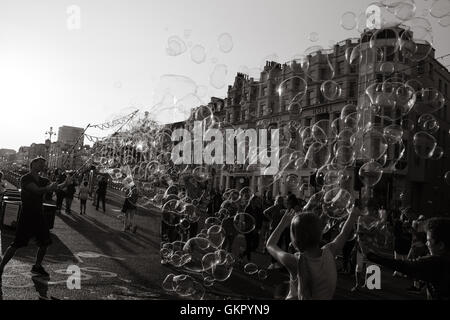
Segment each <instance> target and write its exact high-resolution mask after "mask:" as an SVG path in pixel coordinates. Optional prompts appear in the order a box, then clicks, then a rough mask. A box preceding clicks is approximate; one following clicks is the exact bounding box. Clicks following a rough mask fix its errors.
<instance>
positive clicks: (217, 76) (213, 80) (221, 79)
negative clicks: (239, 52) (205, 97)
mask: <svg viewBox="0 0 450 320" xmlns="http://www.w3.org/2000/svg"><path fill="white" fill-rule="evenodd" d="M227 74H228V67H227V66H226V65H224V64H217V65H215V66H214V70H213V72H212V73H211V75H210V77H209V80H210V84H211V85H212V86H213V87H214V88H216V89H222V88H223V87H224V86H225V84H226V83H225V81H226V77H227Z"/></svg>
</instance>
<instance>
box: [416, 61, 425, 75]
mask: <svg viewBox="0 0 450 320" xmlns="http://www.w3.org/2000/svg"><path fill="white" fill-rule="evenodd" d="M417 73H418V74H424V73H425V63H424V62H423V61H420V62H419V64H418V65H417Z"/></svg>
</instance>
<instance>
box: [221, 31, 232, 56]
mask: <svg viewBox="0 0 450 320" xmlns="http://www.w3.org/2000/svg"><path fill="white" fill-rule="evenodd" d="M218 43H219V49H220V51H222V52H224V53H228V52H231V50H233V38H232V37H231V35H230V34H228V33H222V34H221V35H220V36H219V38H218Z"/></svg>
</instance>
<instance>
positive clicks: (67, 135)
mask: <svg viewBox="0 0 450 320" xmlns="http://www.w3.org/2000/svg"><path fill="white" fill-rule="evenodd" d="M83 133H84V129H83V128H77V127H70V126H62V127H59V128H58V140H57V142H60V143H62V144H69V145H74V144H75V143H78V144H79V146H80V147H81V146H83V144H84V136H83Z"/></svg>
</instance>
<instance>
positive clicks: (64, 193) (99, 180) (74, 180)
mask: <svg viewBox="0 0 450 320" xmlns="http://www.w3.org/2000/svg"><path fill="white" fill-rule="evenodd" d="M39 176H40V177H42V178H44V179H46V180H47V181H48V182H49V183H56V184H58V185H62V184H63V183H64V182H66V181H69V182H68V183H67V184H66V185H64V187H61V188H57V189H56V190H52V191H51V192H48V193H46V194H44V196H43V197H44V200H45V202H46V203H50V204H54V205H55V206H56V214H61V213H62V212H63V211H64V213H65V214H73V213H74V211H73V205H72V203H73V200H74V199H75V198H78V200H79V203H80V207H79V214H80V215H86V209H87V204H88V201H89V199H91V200H92V203H91V204H92V206H94V207H95V209H96V210H99V209H102V210H103V212H106V195H107V191H108V177H107V176H106V175H103V174H91V173H90V172H89V171H87V172H84V173H78V172H75V171H73V170H62V169H55V170H48V168H47V167H44V168H43V169H42V170H41V171H40V172H39ZM15 184H17V186H16V187H19V188H21V182H20V180H18V181H17V183H15ZM5 190H6V184H5V182H4V180H3V172H1V171H0V196H1V195H2V194H3V193H4V191H5ZM124 194H125V199H124V202H123V206H122V213H123V215H124V225H123V231H131V232H133V233H136V231H137V225H136V222H135V219H134V216H135V214H136V210H137V205H136V203H137V198H138V193H137V190H136V186H135V185H130V186H129V187H128V188H125V189H124Z"/></svg>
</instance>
